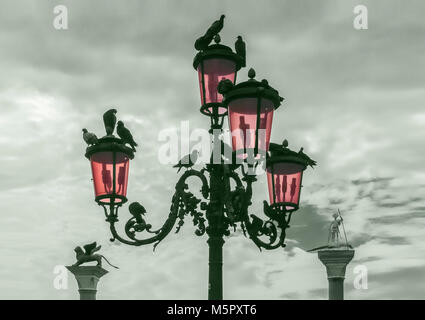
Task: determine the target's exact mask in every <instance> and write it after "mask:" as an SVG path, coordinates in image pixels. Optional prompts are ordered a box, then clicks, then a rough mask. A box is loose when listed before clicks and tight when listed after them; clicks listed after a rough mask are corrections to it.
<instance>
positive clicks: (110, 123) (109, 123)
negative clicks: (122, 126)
mask: <svg viewBox="0 0 425 320" xmlns="http://www.w3.org/2000/svg"><path fill="white" fill-rule="evenodd" d="M116 113H117V110H116V109H109V110H108V111H106V112H105V113H104V114H103V123H104V124H105V130H106V134H107V135H108V136H109V135H111V134H113V133H114V129H115V124H116V123H117V117H116V115H115V114H116Z"/></svg>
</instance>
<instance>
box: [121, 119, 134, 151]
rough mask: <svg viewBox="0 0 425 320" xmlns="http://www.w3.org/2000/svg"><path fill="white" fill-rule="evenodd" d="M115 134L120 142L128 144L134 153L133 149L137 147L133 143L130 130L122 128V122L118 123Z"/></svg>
mask: <svg viewBox="0 0 425 320" xmlns="http://www.w3.org/2000/svg"><path fill="white" fill-rule="evenodd" d="M117 134H118V136H119V137H120V138H121V139H122V141H124V144H125V143H128V144H129V145H130V146H131V148H132V149H133V151H134V152H136V148H135V147H137V143H136V142H135V141H134V139H133V136H132V135H131V132H130V130H128V129H127V128H126V127H124V123H123V122H122V121H118V125H117Z"/></svg>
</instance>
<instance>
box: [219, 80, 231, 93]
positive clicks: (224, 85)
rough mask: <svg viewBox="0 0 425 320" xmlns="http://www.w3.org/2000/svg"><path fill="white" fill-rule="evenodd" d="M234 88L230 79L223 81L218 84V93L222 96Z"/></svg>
mask: <svg viewBox="0 0 425 320" xmlns="http://www.w3.org/2000/svg"><path fill="white" fill-rule="evenodd" d="M232 88H233V82H232V81H231V80H229V79H223V80H221V81H220V82H219V83H218V86H217V91H218V93H220V94H225V93H226V92H228V91H229V90H230V89H232Z"/></svg>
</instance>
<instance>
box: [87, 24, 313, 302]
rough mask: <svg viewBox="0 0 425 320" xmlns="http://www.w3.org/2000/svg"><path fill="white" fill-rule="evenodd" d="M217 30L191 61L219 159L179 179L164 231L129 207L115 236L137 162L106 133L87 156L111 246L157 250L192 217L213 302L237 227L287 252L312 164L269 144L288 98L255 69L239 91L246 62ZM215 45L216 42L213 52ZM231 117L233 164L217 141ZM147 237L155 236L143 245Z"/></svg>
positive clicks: (210, 31)
mask: <svg viewBox="0 0 425 320" xmlns="http://www.w3.org/2000/svg"><path fill="white" fill-rule="evenodd" d="M222 19H223V18H221V20H222ZM217 23H218V26H219V23H220V21H219V20H218V21H216V22H215V23H214V24H213V25H212V26H211V27H210V28H209V29H208V31H207V33H206V34H205V35H204V36H202V37H201V38H199V39H198V40H197V43H196V44H195V47H197V48H201V49H200V52H199V53H198V54H197V55H196V57H195V59H194V68H195V69H196V70H198V74H199V83H200V91H201V113H203V114H204V115H207V116H209V117H210V119H211V125H210V133H211V134H212V135H213V140H214V150H213V153H214V152H218V154H219V156H218V157H217V156H214V157H213V156H211V161H210V162H209V163H207V164H206V165H205V167H204V168H202V169H201V170H194V169H192V168H190V169H188V170H186V171H185V172H184V173H183V174H182V175H181V177H180V178H179V180H178V181H177V184H176V187H175V193H174V195H173V197H172V200H171V207H170V213H169V215H168V218H167V220H166V221H165V223H164V224H163V226H162V227H161V228H159V229H157V230H153V229H152V226H151V225H150V224H148V223H147V222H146V221H145V219H144V214H145V212H146V211H145V209H144V207H143V206H142V205H141V204H139V203H138V202H133V203H131V204H130V205H129V211H130V214H131V217H130V219H129V220H128V221H127V223H126V224H125V228H124V231H125V234H126V236H127V237H122V236H121V235H119V233H118V232H117V230H116V222H117V221H118V209H119V208H120V207H121V206H122V205H123V204H124V203H125V202H126V201H127V198H126V192H127V182H128V168H129V161H130V159H133V157H134V153H133V151H132V149H130V148H128V147H126V146H125V142H124V141H123V140H121V139H119V138H116V137H114V136H113V135H112V134H108V135H107V136H105V137H103V138H101V139H99V140H98V141H97V142H96V143H94V145H92V146H89V147H88V148H87V152H86V157H87V158H89V159H90V161H91V165H92V173H93V182H94V187H95V193H96V199H95V200H96V201H97V203H98V204H99V205H100V206H102V207H103V209H104V212H105V216H106V221H107V222H108V223H109V224H110V230H111V233H112V239H111V240H112V241H113V240H115V239H117V240H118V241H120V242H122V243H125V244H128V245H133V246H141V245H145V244H149V243H154V247H156V246H157V245H158V243H159V242H160V241H161V240H163V239H164V238H165V237H166V236H167V235H168V234H169V233H170V231H171V230H172V229H173V227H174V225H175V224H176V222H177V220H178V224H177V231H178V230H179V229H180V227H181V226H182V225H183V223H184V218H185V216H187V215H190V216H192V218H193V223H194V225H195V226H196V228H197V229H196V231H195V234H196V235H197V236H202V235H204V234H205V233H206V234H207V235H208V241H207V243H208V245H209V286H208V298H209V299H210V300H221V299H222V298H223V285H222V282H223V280H222V264H223V254H222V252H223V251H222V248H223V244H224V240H223V237H224V236H228V235H230V232H231V230H236V228H237V226H240V227H241V229H242V231H243V233H244V235H245V236H249V238H250V239H251V240H252V241H253V242H254V243H255V244H256V245H257V246H258V247H259V248H260V249H261V248H265V249H268V250H270V249H275V248H279V247H284V246H285V244H284V240H285V230H286V228H288V227H289V221H290V216H291V214H292V212H294V211H295V210H297V209H298V206H299V195H300V188H301V176H302V172H303V171H304V170H305V168H306V167H307V165H315V162H314V161H313V160H311V159H309V158H308V157H307V156H306V155H305V154H304V153H303V152H302V150H300V152H298V153H296V152H293V151H291V150H289V149H288V148H287V142H286V140H285V141H284V144H283V145H282V146H279V145H276V144H270V143H269V141H270V133H271V125H272V119H273V112H274V110H275V109H277V108H278V107H279V105H280V103H281V101H282V100H283V98H281V97H280V96H279V93H278V91H277V90H275V89H273V88H272V87H271V86H270V85H269V84H268V82H267V81H266V80H262V81H257V80H255V79H254V77H255V71H254V70H253V69H251V70H250V71H249V74H248V75H249V78H250V79H249V80H248V81H245V82H242V83H239V84H237V85H235V80H236V72H237V71H238V70H239V69H240V68H241V66H242V65H244V63H245V57H244V56H241V55H238V54H236V53H234V52H233V51H232V50H231V49H230V48H229V47H227V46H224V45H221V44H219V41H220V39H219V36H218V31H220V30H221V28H222V25H221V28H218V29H219V30H218V29H217V28H216V27H217ZM221 23H222V22H221ZM214 26H215V27H214ZM217 30H218V31H217ZM215 31H217V32H215ZM212 39H214V40H215V42H216V43H215V44H213V45H209V43H210V42H211V41H212ZM226 115H229V127H230V129H231V131H232V150H233V153H232V156H231V158H232V159H229V157H228V155H227V154H226V152H224V149H223V148H224V147H226V144H225V143H224V142H223V140H222V139H221V138H220V137H221V133H222V131H221V130H222V127H223V119H224V117H225V116H226ZM105 126H107V125H106V123H105ZM109 130H110V128H109ZM235 132H236V133H235ZM269 145H270V152H269ZM227 147H228V148H230V147H229V146H227ZM217 159H218V161H217ZM259 165H262V166H263V167H264V168H266V172H267V176H268V188H269V193H270V205H269V204H268V203H267V201H264V214H265V215H266V216H267V220H266V221H263V220H262V219H260V218H259V217H257V216H256V215H253V214H251V215H250V214H249V213H248V208H249V206H250V205H251V204H252V202H251V200H252V184H253V183H254V182H255V181H256V176H255V171H256V168H257V167H258V166H259ZM238 172H239V173H238ZM190 177H195V178H197V179H199V180H200V181H201V183H202V188H201V194H202V197H203V199H198V198H197V197H196V196H195V195H194V194H193V193H192V192H190V191H189V186H188V184H187V180H188V178H190ZM231 182H233V183H231ZM232 185H235V187H234V188H232V187H231V186H232ZM142 232H146V233H147V234H150V236H149V237H147V238H140V237H139V234H140V233H142Z"/></svg>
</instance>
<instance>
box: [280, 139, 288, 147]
mask: <svg viewBox="0 0 425 320" xmlns="http://www.w3.org/2000/svg"><path fill="white" fill-rule="evenodd" d="M288 145H289V143H288V140H286V139H285V140H283V142H282V147H284V148H287V147H288Z"/></svg>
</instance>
